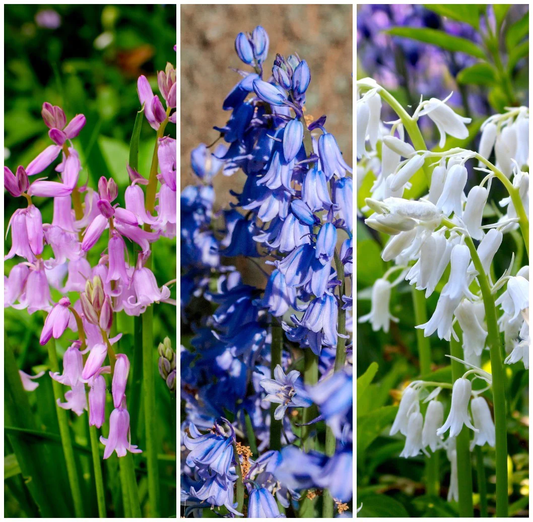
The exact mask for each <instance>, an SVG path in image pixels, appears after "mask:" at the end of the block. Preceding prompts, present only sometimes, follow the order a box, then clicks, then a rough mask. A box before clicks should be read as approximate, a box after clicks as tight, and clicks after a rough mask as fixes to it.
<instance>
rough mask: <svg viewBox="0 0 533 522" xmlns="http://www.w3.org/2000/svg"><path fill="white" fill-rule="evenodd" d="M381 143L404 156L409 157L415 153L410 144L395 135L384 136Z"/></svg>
mask: <svg viewBox="0 0 533 522" xmlns="http://www.w3.org/2000/svg"><path fill="white" fill-rule="evenodd" d="M383 144H384V145H386V146H387V147H388V148H389V149H391V150H392V151H394V152H396V154H398V155H400V156H402V157H404V158H410V157H411V156H413V155H414V153H415V149H414V148H413V146H412V145H410V144H409V143H406V142H405V141H402V140H400V139H398V138H396V137H395V136H385V137H384V138H383Z"/></svg>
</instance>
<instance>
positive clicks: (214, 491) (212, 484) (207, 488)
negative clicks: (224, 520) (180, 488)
mask: <svg viewBox="0 0 533 522" xmlns="http://www.w3.org/2000/svg"><path fill="white" fill-rule="evenodd" d="M234 488H235V483H234V482H233V481H231V480H230V479H228V478H227V477H223V476H222V477H221V476H219V475H213V476H211V477H208V478H207V479H206V480H205V482H204V483H203V484H202V486H201V487H200V488H199V489H198V490H197V489H196V488H195V487H194V486H192V487H191V488H190V491H189V494H190V495H191V496H192V497H193V498H197V499H199V500H202V501H203V502H205V504H208V505H211V506H225V507H226V508H227V510H228V511H229V512H230V513H233V514H234V515H237V516H243V514H242V513H239V512H238V511H237V510H236V509H235V508H236V507H237V503H236V502H234V501H233V498H234Z"/></svg>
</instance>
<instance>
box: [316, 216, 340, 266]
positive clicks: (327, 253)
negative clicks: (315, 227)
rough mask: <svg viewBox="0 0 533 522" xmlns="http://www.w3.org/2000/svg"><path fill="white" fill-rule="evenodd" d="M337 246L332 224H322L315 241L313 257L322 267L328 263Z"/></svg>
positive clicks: (334, 229)
mask: <svg viewBox="0 0 533 522" xmlns="http://www.w3.org/2000/svg"><path fill="white" fill-rule="evenodd" d="M336 245H337V229H336V228H335V225H333V223H324V225H322V227H321V228H320V231H319V232H318V236H317V239H316V248H315V257H316V258H317V259H318V260H319V261H320V262H321V263H322V264H323V265H324V264H326V263H330V262H331V260H332V259H333V254H334V253H335V246H336Z"/></svg>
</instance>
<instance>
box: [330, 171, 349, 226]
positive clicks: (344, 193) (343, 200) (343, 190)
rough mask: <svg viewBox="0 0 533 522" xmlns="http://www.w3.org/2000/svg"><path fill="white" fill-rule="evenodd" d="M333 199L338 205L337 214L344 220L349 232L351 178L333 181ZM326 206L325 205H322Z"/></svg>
mask: <svg viewBox="0 0 533 522" xmlns="http://www.w3.org/2000/svg"><path fill="white" fill-rule="evenodd" d="M333 201H334V202H335V204H336V205H337V207H339V211H338V212H339V215H340V217H341V218H342V219H343V220H344V223H345V224H346V228H347V230H348V231H349V232H352V230H353V180H352V178H349V177H344V178H341V179H338V180H336V181H335V183H334V186H333ZM324 208H327V207H324Z"/></svg>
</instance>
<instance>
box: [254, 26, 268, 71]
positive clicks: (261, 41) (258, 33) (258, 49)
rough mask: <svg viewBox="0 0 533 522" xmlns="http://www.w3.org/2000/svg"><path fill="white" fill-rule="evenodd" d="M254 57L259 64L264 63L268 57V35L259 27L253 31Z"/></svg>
mask: <svg viewBox="0 0 533 522" xmlns="http://www.w3.org/2000/svg"><path fill="white" fill-rule="evenodd" d="M252 43H253V50H254V56H255V59H256V60H257V62H258V63H263V62H264V61H265V60H266V58H267V55H268V44H269V39H268V34H267V32H266V31H265V29H264V28H263V27H261V26H260V25H258V26H257V27H256V28H255V29H254V30H253V31H252Z"/></svg>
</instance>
